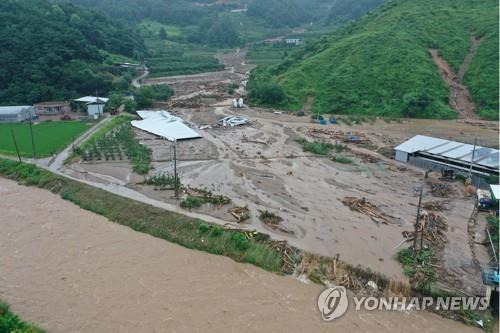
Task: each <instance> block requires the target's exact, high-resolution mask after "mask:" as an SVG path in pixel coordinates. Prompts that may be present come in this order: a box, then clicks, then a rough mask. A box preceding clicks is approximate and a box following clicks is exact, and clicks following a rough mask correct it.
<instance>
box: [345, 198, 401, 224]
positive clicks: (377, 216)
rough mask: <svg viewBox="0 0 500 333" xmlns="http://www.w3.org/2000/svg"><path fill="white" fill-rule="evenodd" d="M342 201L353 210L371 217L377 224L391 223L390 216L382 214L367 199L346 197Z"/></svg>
mask: <svg viewBox="0 0 500 333" xmlns="http://www.w3.org/2000/svg"><path fill="white" fill-rule="evenodd" d="M340 201H341V202H342V203H343V204H344V205H346V206H347V207H349V208H350V209H351V210H353V211H356V212H358V213H361V214H364V215H367V216H369V217H371V219H372V220H373V221H374V222H376V223H384V224H390V223H391V221H390V220H389V219H388V216H387V215H386V214H385V213H383V212H381V211H380V210H379V209H378V208H377V206H375V205H374V204H372V203H371V202H369V201H368V200H366V198H361V199H360V198H355V197H345V198H344V199H342V200H340Z"/></svg>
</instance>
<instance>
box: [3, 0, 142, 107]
mask: <svg viewBox="0 0 500 333" xmlns="http://www.w3.org/2000/svg"><path fill="white" fill-rule="evenodd" d="M0 47H1V49H2V51H1V52H0V64H2V66H0V104H4V105H6V104H31V103H34V102H38V101H44V100H51V99H61V98H71V97H75V96H78V95H82V94H95V93H96V92H98V93H99V94H106V93H107V92H108V91H110V90H111V89H113V87H114V85H116V84H119V83H122V85H123V82H121V81H120V78H121V76H122V75H123V72H122V71H121V70H120V69H119V68H117V66H116V65H115V64H114V63H113V61H114V60H125V59H130V58H133V57H139V56H140V55H141V53H142V52H143V49H144V45H143V42H142V40H141V38H140V37H139V36H138V35H137V34H136V33H134V32H133V31H131V30H130V29H128V28H127V27H125V26H124V25H122V24H117V23H116V22H114V21H111V20H110V19H109V18H106V17H104V16H103V15H101V14H99V13H97V12H94V11H89V10H87V9H83V8H80V7H77V6H74V5H72V4H68V3H63V2H54V1H45V0H23V1H18V0H4V1H1V2H0Z"/></svg>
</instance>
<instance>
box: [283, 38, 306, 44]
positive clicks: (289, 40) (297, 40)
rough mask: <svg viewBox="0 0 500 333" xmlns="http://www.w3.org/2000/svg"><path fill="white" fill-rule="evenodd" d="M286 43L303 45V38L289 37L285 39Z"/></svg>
mask: <svg viewBox="0 0 500 333" xmlns="http://www.w3.org/2000/svg"><path fill="white" fill-rule="evenodd" d="M285 43H287V44H289V45H295V46H299V45H302V39H300V38H287V39H285Z"/></svg>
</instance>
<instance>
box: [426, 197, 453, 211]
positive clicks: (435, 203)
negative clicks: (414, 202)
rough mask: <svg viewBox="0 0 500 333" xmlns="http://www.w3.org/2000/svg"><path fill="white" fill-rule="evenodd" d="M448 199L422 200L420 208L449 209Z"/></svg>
mask: <svg viewBox="0 0 500 333" xmlns="http://www.w3.org/2000/svg"><path fill="white" fill-rule="evenodd" d="M448 204H449V201H448V200H432V201H428V202H424V203H423V204H422V208H423V209H425V210H433V211H443V210H448V209H450V208H449V207H448Z"/></svg>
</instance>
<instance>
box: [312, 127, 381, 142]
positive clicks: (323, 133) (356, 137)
mask: <svg viewBox="0 0 500 333" xmlns="http://www.w3.org/2000/svg"><path fill="white" fill-rule="evenodd" d="M308 134H309V136H311V137H313V138H317V139H334V140H339V141H342V142H345V143H370V142H371V141H370V140H369V139H368V138H367V137H366V135H365V134H363V133H358V132H343V131H335V130H329V129H323V128H311V129H310V130H309V131H308Z"/></svg>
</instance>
